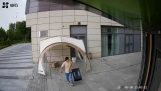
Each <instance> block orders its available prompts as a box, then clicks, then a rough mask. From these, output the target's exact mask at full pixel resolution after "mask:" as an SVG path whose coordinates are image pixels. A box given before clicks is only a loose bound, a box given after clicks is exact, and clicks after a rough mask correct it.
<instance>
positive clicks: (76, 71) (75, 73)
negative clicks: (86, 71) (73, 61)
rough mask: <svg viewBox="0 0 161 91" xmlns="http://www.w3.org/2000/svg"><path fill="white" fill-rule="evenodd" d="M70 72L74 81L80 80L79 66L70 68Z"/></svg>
mask: <svg viewBox="0 0 161 91" xmlns="http://www.w3.org/2000/svg"><path fill="white" fill-rule="evenodd" d="M72 74H73V79H74V81H80V80H82V76H81V72H80V70H79V68H75V69H72Z"/></svg>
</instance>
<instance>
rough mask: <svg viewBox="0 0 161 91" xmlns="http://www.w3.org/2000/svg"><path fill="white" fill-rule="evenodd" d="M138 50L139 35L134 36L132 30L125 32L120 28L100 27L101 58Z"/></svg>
mask: <svg viewBox="0 0 161 91" xmlns="http://www.w3.org/2000/svg"><path fill="white" fill-rule="evenodd" d="M125 31H126V32H125ZM140 50H141V35H140V34H134V32H133V31H132V30H129V29H126V30H125V28H121V27H112V26H101V53H102V56H103V57H105V56H110V55H117V54H123V53H131V52H138V51H140Z"/></svg>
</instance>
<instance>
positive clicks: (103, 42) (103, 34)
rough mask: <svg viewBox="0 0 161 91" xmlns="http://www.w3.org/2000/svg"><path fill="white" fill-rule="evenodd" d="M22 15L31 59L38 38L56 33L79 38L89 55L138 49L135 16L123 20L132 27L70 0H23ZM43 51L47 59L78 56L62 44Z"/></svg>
mask: <svg viewBox="0 0 161 91" xmlns="http://www.w3.org/2000/svg"><path fill="white" fill-rule="evenodd" d="M26 16H27V20H26V26H27V27H31V35H32V53H33V61H34V62H38V59H39V57H40V56H42V55H40V54H41V52H40V50H41V49H40V46H41V43H40V42H41V41H45V40H48V39H52V38H54V37H59V36H61V37H62V36H63V37H67V38H68V37H72V38H76V39H81V40H83V42H84V45H85V49H86V53H87V54H91V57H92V58H100V57H107V56H114V55H119V54H125V53H132V52H138V51H140V50H141V32H140V25H136V24H139V23H138V22H139V20H137V19H131V21H130V20H124V22H126V23H127V22H129V23H131V25H132V26H133V27H130V26H126V25H125V24H122V23H119V22H116V21H115V19H113V18H112V17H111V16H110V15H108V14H105V13H103V12H101V11H99V10H97V9H95V8H92V7H90V6H88V5H84V4H81V3H79V2H76V1H73V0H66V1H65V0H51V1H50V0H27V5H26ZM133 20H134V21H133ZM136 22H137V23H136ZM45 55H46V57H47V60H48V62H53V61H62V60H63V59H64V57H66V56H71V57H77V56H78V55H77V53H76V52H75V50H74V49H73V48H70V47H69V46H64V45H58V46H55V47H52V48H49V49H48V50H47V51H46V52H45Z"/></svg>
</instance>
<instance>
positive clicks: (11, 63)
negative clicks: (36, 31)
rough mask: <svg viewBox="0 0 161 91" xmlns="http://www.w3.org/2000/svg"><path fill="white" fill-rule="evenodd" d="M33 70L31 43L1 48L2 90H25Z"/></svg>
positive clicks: (0, 76) (0, 79)
mask: <svg viewBox="0 0 161 91" xmlns="http://www.w3.org/2000/svg"><path fill="white" fill-rule="evenodd" d="M32 71H33V64H32V53H31V46H30V44H19V45H13V46H11V47H8V48H5V49H2V50H0V91H25V90H26V89H27V87H28V83H29V79H30V78H31V77H32Z"/></svg>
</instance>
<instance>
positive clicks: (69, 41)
mask: <svg viewBox="0 0 161 91" xmlns="http://www.w3.org/2000/svg"><path fill="white" fill-rule="evenodd" d="M52 39H54V40H53V41H51V40H52ZM63 39H65V41H63ZM56 40H57V41H56ZM45 42H46V43H45ZM75 42H77V43H75ZM47 43H48V44H47ZM42 44H45V46H42ZM79 44H80V45H81V46H79ZM58 45H66V46H70V47H72V48H74V49H75V50H76V51H78V52H80V54H81V55H82V56H83V60H84V61H85V67H86V72H89V71H90V70H91V64H90V61H89V59H88V56H87V55H86V50H85V46H84V43H83V41H82V40H79V39H75V38H69V37H53V38H48V39H46V40H43V41H41V42H40V49H41V48H43V49H41V50H40V56H39V65H38V73H39V74H42V75H46V73H45V69H44V67H43V63H44V62H45V61H44V60H43V58H44V55H45V53H46V52H47V51H48V50H49V49H50V48H52V47H55V46H58Z"/></svg>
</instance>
